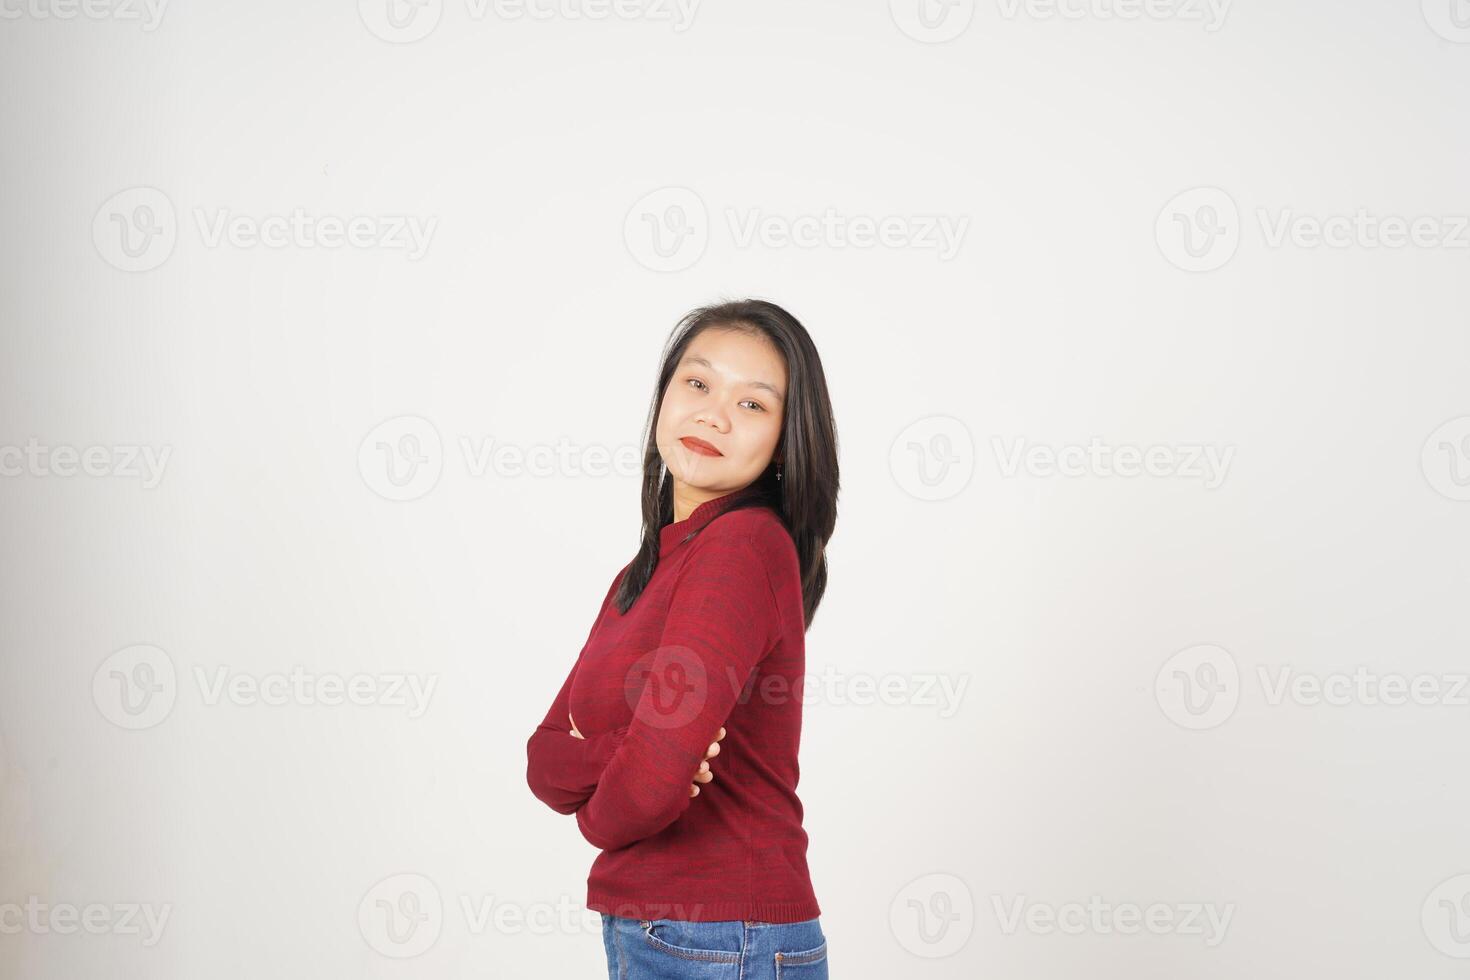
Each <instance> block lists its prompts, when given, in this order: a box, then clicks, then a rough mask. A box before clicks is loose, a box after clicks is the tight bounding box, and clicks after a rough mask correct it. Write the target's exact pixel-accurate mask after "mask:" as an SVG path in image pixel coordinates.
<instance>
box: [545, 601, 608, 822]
mask: <svg viewBox="0 0 1470 980" xmlns="http://www.w3.org/2000/svg"><path fill="white" fill-rule="evenodd" d="M621 579H622V573H621V572H619V573H618V575H616V576H614V577H613V584H612V586H611V587H609V589H608V591H607V596H606V597H605V598H604V599H603V600H602V608H601V609H599V610H598V613H597V620H601V618H602V615H603V613H604V612H606V611H607V607H608V604H609V603H610V602H611V600H612V597H613V593H614V592H615V591H616V589H617V586H618V583H619V581H621ZM596 629H597V621H596V620H594V622H593V625H592V631H591V632H589V633H588V634H587V638H588V639H589V640H590V639H591V638H592V632H595V631H596ZM584 647H585V644H584ZM581 659H582V658H581V655H580V654H579V655H578V657H577V662H576V663H573V664H572V669H571V670H570V671H569V672H568V673H567V677H566V680H564V681H562V685H561V690H560V691H558V692H557V694H556V699H555V700H554V701H553V702H552V704H551V708H550V709H548V710H547V712H546V717H545V719H543V720H542V722H541V724H540V725H537V726H536V730H535V731H533V732H532V733H531V737H530V738H529V739H528V740H527V741H526V784H527V785H528V786H530V787H531V792H532V793H533V794H534V795H535V797H536V798H537V799H538V800H540V801H541V802H543V803H545V804H546V805H547V806H549V807H551V808H552V809H553V810H555V811H556V812H557V813H573V812H575V811H576V809H577V808H578V807H579V806H581V805H582V804H583V803H585V802H586V800H587V798H588V797H589V796H591V795H592V791H593V789H594V788H595V787H596V786H597V781H598V779H599V777H601V775H602V771H603V768H604V767H606V765H607V763H608V760H609V759H611V758H612V755H613V753H614V752H615V751H616V750H617V747H618V746H619V745H620V744H621V743H622V741H623V737H624V735H625V734H626V733H627V729H626V728H619V729H616V730H614V731H611V732H606V733H604V734H601V735H592V736H588V737H587V738H576V737H574V736H573V735H572V726H571V724H570V723H569V722H568V720H567V715H568V713H569V712H570V710H571V709H570V706H569V705H570V700H571V699H570V694H571V689H572V679H573V678H574V677H576V675H577V665H578V664H580V663H581Z"/></svg>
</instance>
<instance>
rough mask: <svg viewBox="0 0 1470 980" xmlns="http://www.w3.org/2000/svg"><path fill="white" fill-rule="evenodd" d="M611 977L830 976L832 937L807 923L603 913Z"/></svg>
mask: <svg viewBox="0 0 1470 980" xmlns="http://www.w3.org/2000/svg"><path fill="white" fill-rule="evenodd" d="M602 944H603V946H604V948H606V950H607V976H608V980H827V937H826V936H824V935H823V934H822V927H821V923H820V921H819V920H818V919H807V920H806V921H804V922H747V921H743V920H740V919H731V920H727V921H721V922H690V921H688V920H686V919H627V918H624V917H622V916H620V915H608V914H607V913H606V912H604V913H602Z"/></svg>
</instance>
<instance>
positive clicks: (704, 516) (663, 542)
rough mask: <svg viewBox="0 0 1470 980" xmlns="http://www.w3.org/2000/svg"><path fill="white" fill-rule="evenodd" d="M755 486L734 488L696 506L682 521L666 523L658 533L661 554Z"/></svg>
mask: <svg viewBox="0 0 1470 980" xmlns="http://www.w3.org/2000/svg"><path fill="white" fill-rule="evenodd" d="M754 486H755V485H754V484H750V485H749V486H745V487H742V488H741V489H739V490H732V491H730V492H729V493H727V494H725V495H724V496H721V497H715V498H713V499H711V500H706V501H705V502H704V503H702V504H700V505H699V506H697V507H695V508H694V510H692V511H690V513H689V516H688V517H686V518H684V519H683V520H682V521H674V522H673V523H671V524H665V525H664V526H663V527H662V528H661V529H660V530H659V533H658V553H659V554H660V555H665V554H668V553H669V552H670V551H672V550H673V549H674V548H676V547H678V545H679V543H680V542H681V541H683V540H684V538H686V537H688V536H689V535H690V534H693V533H694V532H695V531H698V530H699V529H700V528H702V527H704V526H705V525H706V524H708V523H709V522H710V521H712V520H714V519H715V518H716V517H718V516H720V515H721V514H723V513H724V512H725V511H726V510H727V509H728V508H729V507H730V505H731V504H733V503H735V502H736V501H737V500H741V499H744V498H745V497H747V496H749V495H750V494H751V493H752V491H753V488H754Z"/></svg>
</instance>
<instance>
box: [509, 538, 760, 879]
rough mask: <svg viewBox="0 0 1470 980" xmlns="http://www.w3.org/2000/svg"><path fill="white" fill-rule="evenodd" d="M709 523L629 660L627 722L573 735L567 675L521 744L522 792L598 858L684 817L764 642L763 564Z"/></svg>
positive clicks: (741, 541)
mask: <svg viewBox="0 0 1470 980" xmlns="http://www.w3.org/2000/svg"><path fill="white" fill-rule="evenodd" d="M718 524H719V522H716V524H711V525H710V526H709V528H707V529H706V531H705V534H704V535H702V536H701V537H702V538H705V537H706V536H707V540H701V541H698V542H696V545H699V546H702V547H700V548H699V550H698V551H697V552H691V553H690V554H689V555H688V556H687V558H686V560H685V562H684V564H683V565H682V566H681V568H680V569H679V574H678V578H677V579H676V580H675V582H674V585H673V591H672V596H671V599H670V605H669V610H668V615H667V618H666V619H665V622H664V628H663V631H662V633H661V635H660V637H659V644H658V646H657V647H656V648H655V649H653V650H651V651H648V652H647V653H646V654H645V656H644V657H643V658H642V659H641V660H640V661H639V664H640V666H641V667H642V669H643V679H644V684H643V688H642V691H641V693H640V695H639V700H638V703H637V705H636V706H635V707H634V710H633V720H632V722H631V723H630V724H629V725H628V726H627V727H626V728H620V729H617V730H615V731H612V732H609V733H605V734H602V735H594V736H591V737H589V738H585V739H582V738H574V737H571V730H572V729H571V721H570V717H569V715H570V710H569V708H568V706H567V703H566V702H567V694H568V691H569V690H570V688H571V680H572V677H571V675H568V677H567V680H566V681H565V682H564V683H563V684H562V689H561V691H560V692H559V693H558V695H557V699H556V701H554V702H553V703H552V706H551V708H550V710H549V711H548V712H547V714H546V719H545V720H544V721H543V722H542V723H541V725H540V726H538V727H537V729H536V731H535V732H534V733H533V734H532V736H531V740H530V742H529V743H528V745H527V754H528V762H529V765H528V771H527V778H528V782H529V783H530V785H531V789H532V792H534V793H535V794H536V796H537V797H538V798H539V799H541V800H542V801H543V802H545V803H546V804H547V805H548V806H550V807H551V808H552V809H554V810H556V811H557V812H559V813H575V814H576V817H577V827H578V829H579V830H580V831H581V833H582V836H583V837H585V838H586V839H587V840H588V842H590V843H591V844H593V845H594V846H596V847H598V848H601V849H603V850H613V849H615V848H619V847H626V846H627V845H629V844H632V843H633V842H635V841H638V840H642V839H643V838H645V837H650V836H652V835H654V834H656V833H658V832H659V831H661V830H663V829H664V828H665V827H667V826H669V825H670V824H672V823H673V822H674V821H675V820H677V819H678V818H679V817H680V816H681V815H682V814H683V813H684V811H685V810H686V809H687V808H688V807H689V805H690V802H691V799H692V795H693V794H692V793H691V790H690V786H691V784H692V783H694V782H697V781H703V780H700V779H699V778H698V777H699V776H700V774H701V767H702V764H703V762H704V760H705V759H706V758H707V756H708V754H709V752H710V746H711V743H713V742H716V741H717V739H718V737H719V735H720V729H721V727H722V726H723V725H724V723H725V722H726V720H728V718H729V716H730V712H731V710H733V708H734V707H735V703H736V700H737V698H738V697H739V694H740V692H741V690H742V689H743V688H744V687H745V684H746V682H747V680H748V679H749V677H750V675H751V673H752V672H753V671H754V670H755V669H756V665H757V664H758V663H759V662H760V660H761V658H762V657H764V656H765V654H766V653H767V652H768V651H769V650H770V647H771V644H772V643H773V642H774V638H775V636H776V633H777V609H776V602H775V597H774V595H773V593H772V590H771V585H770V579H769V576H768V574H767V571H766V565H765V561H764V559H763V558H762V557H761V556H760V555H759V553H758V552H757V551H756V549H755V547H754V546H753V545H752V543H751V542H750V541H749V539H748V538H747V537H746V536H745V535H744V534H743V533H742V532H741V531H740V530H739V529H738V528H718V527H717V525H718ZM717 532H722V533H717ZM609 595H611V592H609ZM600 615H601V614H600V613H599V616H600ZM575 670H576V668H575V667H574V668H573V672H574V673H575ZM670 688H672V692H671V690H670Z"/></svg>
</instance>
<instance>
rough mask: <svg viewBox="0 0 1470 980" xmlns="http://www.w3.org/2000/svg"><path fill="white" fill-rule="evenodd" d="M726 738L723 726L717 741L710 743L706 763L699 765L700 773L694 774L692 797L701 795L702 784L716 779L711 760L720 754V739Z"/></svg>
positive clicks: (716, 738) (690, 791)
mask: <svg viewBox="0 0 1470 980" xmlns="http://www.w3.org/2000/svg"><path fill="white" fill-rule="evenodd" d="M724 737H725V726H724V725H721V726H720V734H718V735H716V736H715V740H714V741H713V742H711V743H709V751H707V752H705V754H704V761H703V762H701V763H700V764H699V771H698V772H696V773H695V774H694V782H693V783H692V784H690V786H689V795H690V796H698V795H699V784H700V783H707V782H709V781H710V780H711V779H714V778H715V774H714V773H713V772H711V771H710V767H709V760H710V759H712V758H714V757H715V756H717V755H719V754H720V739H722V738H724Z"/></svg>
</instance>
